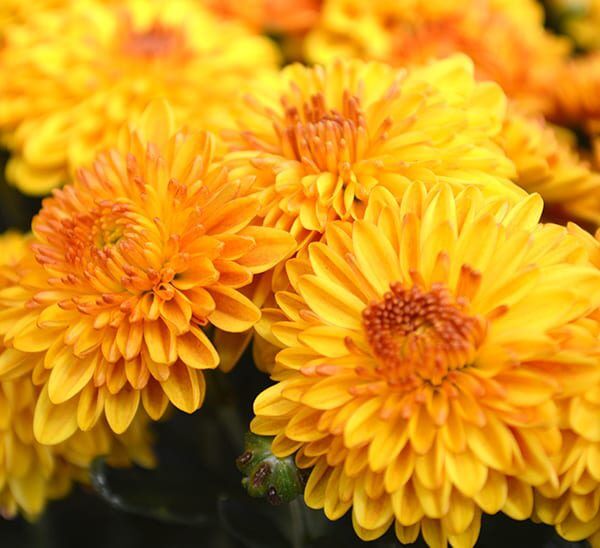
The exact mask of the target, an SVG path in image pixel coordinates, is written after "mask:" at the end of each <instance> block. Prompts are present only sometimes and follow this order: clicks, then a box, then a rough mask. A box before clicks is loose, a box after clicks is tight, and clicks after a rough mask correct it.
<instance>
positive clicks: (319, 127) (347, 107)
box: [275, 92, 367, 180]
mask: <svg viewBox="0 0 600 548" xmlns="http://www.w3.org/2000/svg"><path fill="white" fill-rule="evenodd" d="M281 102H282V104H283V107H284V109H285V116H284V120H283V124H281V123H276V124H275V131H276V132H277V134H278V136H279V139H280V141H281V146H282V149H283V153H284V154H285V155H286V156H287V157H288V158H290V159H293V160H297V161H299V162H302V163H303V164H304V165H305V166H306V167H307V168H308V169H309V170H310V171H312V172H314V173H320V172H324V171H328V172H330V173H334V174H337V175H339V176H340V177H342V179H344V180H347V179H349V178H350V174H351V165H352V164H353V163H354V162H356V161H357V159H359V155H360V150H361V145H363V144H364V143H365V142H366V139H367V130H366V123H365V118H364V115H363V113H362V112H361V110H360V101H359V99H358V97H356V96H353V95H350V93H348V92H344V97H343V105H342V109H341V111H338V110H335V109H328V108H327V106H326V104H325V96H324V95H323V94H322V93H318V94H316V95H313V96H312V97H311V99H310V102H305V103H303V105H302V107H301V108H298V107H296V106H293V105H290V104H289V101H288V100H287V99H286V98H285V97H283V98H282V99H281Z"/></svg>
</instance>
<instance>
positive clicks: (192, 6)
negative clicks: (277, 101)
mask: <svg viewBox="0 0 600 548" xmlns="http://www.w3.org/2000/svg"><path fill="white" fill-rule="evenodd" d="M4 34H5V36H4V40H5V44H4V47H3V48H2V49H1V50H0V72H1V73H2V74H10V78H2V80H0V138H2V140H3V143H4V144H5V145H6V146H8V148H9V149H10V150H11V151H12V153H13V157H12V158H11V160H10V162H9V164H8V166H7V178H8V179H9V180H10V181H11V182H14V183H15V184H16V185H17V186H18V187H19V188H20V189H21V190H22V191H24V192H26V193H29V194H37V195H41V194H46V193H48V192H49V191H50V190H51V189H52V188H54V187H56V186H59V185H61V184H63V183H65V182H66V181H67V179H68V178H69V177H70V176H71V175H72V173H73V171H74V170H75V169H76V168H78V167H79V166H81V165H87V164H88V163H90V162H91V161H92V160H93V158H94V155H95V154H96V152H97V151H98V150H102V149H104V148H106V147H108V146H112V143H113V142H114V140H115V138H116V135H117V133H118V131H119V128H120V127H121V125H122V124H123V123H125V122H126V121H128V120H131V119H133V118H135V117H136V116H139V115H140V113H141V112H142V111H143V109H144V108H145V107H146V105H147V104H148V102H149V101H151V100H152V99H155V98H159V97H165V98H167V99H168V100H169V101H170V102H171V103H172V105H173V107H174V109H175V111H176V114H177V116H178V119H179V121H180V122H181V123H184V122H185V124H188V125H194V126H196V127H204V128H206V129H215V130H217V129H221V128H222V127H223V126H228V125H231V119H230V116H229V112H230V102H231V101H232V100H233V99H234V97H235V94H236V93H237V90H238V88H239V85H240V82H242V81H243V80H244V79H245V78H248V77H250V76H255V75H256V74H257V73H261V72H263V71H266V70H272V69H273V68H275V67H276V64H277V61H278V53H277V51H276V48H275V46H274V44H273V43H271V42H270V41H269V40H268V39H267V38H265V37H262V36H258V35H255V34H252V33H251V32H250V31H249V30H248V29H247V28H246V27H245V26H244V25H242V24H239V23H236V22H235V21H224V20H220V19H219V18H217V17H215V16H214V15H213V14H212V13H211V12H210V11H208V10H207V9H206V8H204V7H203V6H202V5H201V2H200V1H197V0H169V2H161V1H160V0H123V1H119V2H112V1H111V2H103V1H101V0H77V1H70V2H65V3H64V5H62V6H59V7H57V8H56V9H54V10H48V11H44V12H42V13H40V14H31V15H30V16H29V17H28V18H27V20H26V22H25V24H16V23H15V24H13V25H8V26H7V27H6V28H5V29H4ZM65 75H68V77H67V76H65Z"/></svg>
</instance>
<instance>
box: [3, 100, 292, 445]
mask: <svg viewBox="0 0 600 548" xmlns="http://www.w3.org/2000/svg"><path fill="white" fill-rule="evenodd" d="M122 141H123V142H122V144H121V146H120V149H119V150H110V151H107V152H105V153H102V154H100V155H99V156H98V159H97V161H96V162H95V163H94V165H93V168H92V169H90V170H81V171H80V172H79V173H78V177H77V180H76V181H75V182H74V183H73V184H72V185H67V186H65V187H64V188H63V189H62V190H55V191H54V195H53V197H52V198H47V199H46V200H45V201H44V203H43V207H42V210H41V212H40V213H39V215H38V216H37V217H36V218H35V219H34V221H33V232H34V243H33V244H32V248H33V249H34V252H35V256H36V259H37V261H38V263H39V264H40V265H41V266H40V267H39V268H38V269H37V270H34V271H32V272H30V273H28V275H26V276H23V277H21V278H20V279H19V282H18V284H15V285H14V286H11V287H10V288H8V289H7V290H4V291H2V292H0V303H4V305H5V306H6V307H7V309H6V310H4V311H0V331H1V332H2V333H3V334H4V335H5V341H6V343H7V344H8V345H10V346H11V347H12V348H14V349H15V350H18V351H22V352H29V353H33V352H42V353H43V354H44V355H43V360H42V361H41V364H40V365H39V367H38V368H37V369H35V370H34V371H33V376H34V380H36V382H41V383H42V384H43V391H42V393H41V396H40V399H39V401H38V403H37V406H36V410H35V425H34V426H35V434H36V437H37V438H38V440H40V441H41V442H43V443H57V442H59V441H61V440H62V439H65V438H66V437H68V436H70V435H71V434H72V433H73V432H75V431H76V430H77V428H80V429H81V430H88V429H89V428H91V427H92V426H93V425H94V424H96V422H97V421H98V420H99V418H100V417H101V416H102V415H105V416H106V419H107V420H108V424H109V425H110V427H111V428H112V429H113V430H114V431H115V432H116V433H121V432H124V431H125V430H126V429H127V428H128V426H129V424H130V422H131V421H132V419H133V417H134V416H135V414H136V412H137V410H138V407H139V405H140V402H141V403H142V404H143V407H144V408H145V409H146V411H147V412H148V414H149V415H150V417H152V418H153V419H158V418H159V417H160V416H161V415H162V414H163V412H164V410H165V407H166V405H167V403H168V401H169V400H170V401H171V402H172V403H173V404H174V405H175V406H176V407H178V408H179V409H181V410H183V411H186V412H190V413H191V412H193V411H195V410H196V409H198V408H199V407H200V405H201V404H202V401H203V398H204V388H205V385H204V378H203V375H202V369H207V368H215V367H217V365H218V363H219V356H218V354H217V352H216V351H215V349H214V347H213V345H212V343H211V342H210V341H209V339H208V337H207V335H206V334H205V333H204V331H203V327H204V326H214V327H215V328H218V329H222V330H223V331H228V332H240V331H245V330H247V329H249V328H250V327H252V325H253V324H254V323H255V322H256V321H257V320H258V319H259V317H260V311H259V309H258V308H257V307H256V306H255V305H254V304H253V303H252V302H251V301H250V300H249V299H248V298H247V297H245V296H244V295H243V294H242V293H241V292H240V291H239V288H242V287H244V286H246V285H248V284H250V283H251V282H252V278H253V275H254V274H256V273H261V272H264V271H266V270H268V269H269V268H271V267H272V266H273V265H275V264H277V263H278V262H279V261H281V260H282V259H283V258H284V257H285V256H287V255H288V254H289V253H290V252H291V251H293V249H294V247H295V242H294V239H293V238H292V237H291V236H290V235H289V234H287V233H285V232H283V231H280V230H277V229H272V228H266V227H258V226H250V223H251V222H252V220H253V219H254V217H255V215H256V213H257V211H258V208H259V203H258V201H257V200H256V199H254V198H248V197H242V196H240V194H241V187H242V183H241V182H240V181H233V180H228V177H227V173H226V171H225V170H224V169H223V168H221V167H220V166H219V165H215V164H214V163H213V162H212V154H213V139H212V137H211V136H210V135H208V134H206V133H193V132H192V133H188V132H184V131H181V132H178V133H175V132H174V123H173V116H172V113H171V111H170V109H169V108H168V106H167V105H166V104H165V103H163V102H158V103H154V104H153V105H152V106H151V107H150V108H149V109H148V110H147V111H146V112H145V114H144V116H143V120H142V122H141V125H140V128H139V130H132V131H131V132H126V133H124V135H123V139H122ZM18 367H20V364H19V362H18V360H16V359H15V360H14V362H11V361H9V360H7V361H6V362H5V363H3V364H2V369H3V370H4V371H10V369H11V368H18ZM44 372H49V375H47V376H46V375H44V374H43V373H44Z"/></svg>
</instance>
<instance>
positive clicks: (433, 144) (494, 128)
mask: <svg viewBox="0 0 600 548" xmlns="http://www.w3.org/2000/svg"><path fill="white" fill-rule="evenodd" d="M505 108H506V104H505V97H504V95H503V94H502V92H501V90H500V88H499V87H498V86H497V85H496V84H492V83H476V82H475V81H474V78H473V66H472V63H471V62H470V61H469V60H468V59H467V58H466V57H464V56H456V57H453V58H451V59H448V60H444V61H440V62H436V63H433V64H431V65H429V66H426V67H423V68H415V69H413V70H410V71H405V70H396V69H393V68H392V67H390V66H388V65H384V64H378V63H364V62H362V61H348V62H334V63H332V64H330V65H327V66H325V67H321V66H317V67H315V68H307V67H304V66H301V65H292V66H290V67H287V68H285V69H284V70H283V71H282V72H281V74H280V76H279V77H278V78H276V79H275V81H271V80H269V81H266V82H264V83H263V85H262V86H261V84H257V85H256V86H255V88H254V89H253V91H252V93H251V95H249V96H248V97H246V101H245V103H244V104H243V105H242V106H241V108H240V112H239V113H238V115H237V122H238V126H239V130H238V131H236V132H231V133H229V134H228V135H226V138H227V139H228V140H229V143H230V146H231V148H232V149H233V150H234V151H235V152H232V153H231V154H229V155H228V156H227V158H226V163H227V164H228V165H229V166H231V167H232V168H233V169H232V174H233V176H234V177H237V176H240V175H244V176H246V175H252V176H253V177H255V178H256V182H255V184H254V187H253V188H254V189H255V191H256V192H257V194H258V195H259V197H260V199H261V202H262V209H261V212H260V215H261V216H262V217H263V222H264V224H265V225H266V226H277V227H280V228H284V229H286V230H290V231H291V233H292V234H293V235H294V236H296V237H297V238H298V240H299V241H301V240H302V239H303V238H305V237H306V236H307V234H308V235H310V234H311V233H315V232H316V233H319V232H322V231H323V229H324V227H325V224H326V223H327V221H328V220H331V219H352V218H360V217H361V216H362V213H363V211H364V207H365V203H366V200H367V198H368V196H369V194H370V192H371V191H372V190H373V188H375V187H376V186H378V185H380V186H383V187H385V188H387V189H389V190H390V191H391V192H392V193H393V194H394V195H396V196H398V197H399V196H401V195H402V193H403V192H404V190H405V189H406V187H407V186H408V185H409V183H410V182H411V181H414V180H419V181H423V182H425V183H426V184H427V185H429V186H431V185H433V184H435V183H436V182H438V181H447V182H449V183H450V184H451V185H452V186H453V188H455V189H460V188H462V187H464V186H466V185H476V186H480V187H482V188H483V189H484V191H485V192H488V193H505V194H511V195H513V196H521V195H522V192H521V191H520V189H519V188H518V187H516V186H515V185H513V184H512V183H510V181H509V180H508V178H509V177H511V176H512V175H513V174H514V166H513V165H512V163H511V162H510V160H508V158H506V156H505V154H504V152H503V151H502V150H501V149H500V147H499V146H498V145H497V144H496V143H494V141H493V140H494V138H495V137H496V136H497V135H498V133H499V131H500V129H501V126H502V122H503V119H504V113H505Z"/></svg>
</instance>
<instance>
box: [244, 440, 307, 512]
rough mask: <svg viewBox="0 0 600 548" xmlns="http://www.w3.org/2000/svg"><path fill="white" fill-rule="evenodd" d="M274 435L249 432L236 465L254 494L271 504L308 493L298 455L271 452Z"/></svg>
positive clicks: (253, 495)
mask: <svg viewBox="0 0 600 548" xmlns="http://www.w3.org/2000/svg"><path fill="white" fill-rule="evenodd" d="M272 442H273V438H272V437H267V436H257V435H255V434H252V433H250V432H248V433H246V436H245V444H244V449H245V450H244V452H243V453H242V454H241V455H240V456H239V457H238V458H237V460H236V464H237V467H238V469H239V471H240V472H242V473H243V474H244V478H243V479H242V485H243V486H244V487H245V489H246V490H247V491H248V494H249V495H250V496H251V497H259V498H260V497H265V498H266V499H267V501H268V502H269V503H270V504H273V505H277V504H281V503H282V502H290V501H291V500H293V499H295V498H296V497H297V496H298V495H301V494H302V493H303V492H304V484H305V479H304V478H305V475H304V473H303V471H302V470H299V469H298V468H297V467H296V464H295V462H294V457H293V456H289V457H285V458H283V459H280V458H278V457H276V456H275V455H273V453H272V452H271V443H272Z"/></svg>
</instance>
